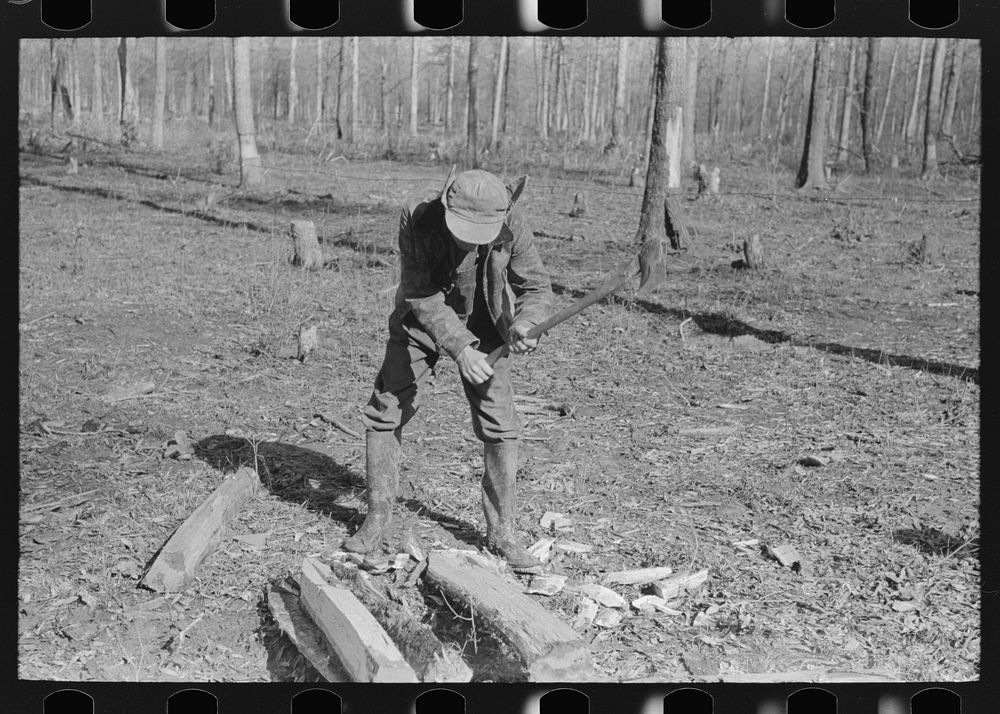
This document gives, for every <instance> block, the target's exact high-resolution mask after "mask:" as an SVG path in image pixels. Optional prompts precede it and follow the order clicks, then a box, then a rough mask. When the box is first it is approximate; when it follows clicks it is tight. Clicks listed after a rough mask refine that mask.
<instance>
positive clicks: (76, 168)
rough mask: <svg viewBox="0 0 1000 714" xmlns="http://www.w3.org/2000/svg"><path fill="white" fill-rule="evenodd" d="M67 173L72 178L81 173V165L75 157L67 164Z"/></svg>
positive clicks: (71, 157)
mask: <svg viewBox="0 0 1000 714" xmlns="http://www.w3.org/2000/svg"><path fill="white" fill-rule="evenodd" d="M66 173H67V174H69V175H70V176H75V175H76V174H78V173H80V164H79V163H78V162H77V160H76V157H75V156H70V157H69V161H68V162H66Z"/></svg>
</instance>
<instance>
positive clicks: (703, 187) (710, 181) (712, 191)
mask: <svg viewBox="0 0 1000 714" xmlns="http://www.w3.org/2000/svg"><path fill="white" fill-rule="evenodd" d="M695 178H697V179H698V196H699V197H701V196H705V195H709V196H713V195H718V193H719V181H720V177H719V167H718V166H716V167H715V168H714V169H712V170H711V171H709V170H708V167H707V166H705V164H698V168H697V170H696V171H695Z"/></svg>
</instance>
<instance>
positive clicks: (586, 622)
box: [573, 598, 601, 630]
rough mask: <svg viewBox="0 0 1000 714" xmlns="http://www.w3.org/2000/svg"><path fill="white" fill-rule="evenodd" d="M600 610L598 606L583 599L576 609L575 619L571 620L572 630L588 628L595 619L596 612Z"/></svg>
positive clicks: (589, 600)
mask: <svg viewBox="0 0 1000 714" xmlns="http://www.w3.org/2000/svg"><path fill="white" fill-rule="evenodd" d="M600 609H601V608H600V605H598V604H597V603H596V602H594V601H593V600H591V599H590V598H583V599H582V600H581V601H580V604H579V605H577V607H576V617H574V618H573V628H574V629H576V630H583V629H586V628H587V627H590V626H591V625H592V624H593V622H594V618H595V617H597V612H598V610H600Z"/></svg>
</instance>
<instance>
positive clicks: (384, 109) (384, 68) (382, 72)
mask: <svg viewBox="0 0 1000 714" xmlns="http://www.w3.org/2000/svg"><path fill="white" fill-rule="evenodd" d="M378 66H379V74H378V97H379V103H378V108H379V112H378V129H379V131H380V132H382V131H385V128H386V124H387V122H388V121H389V116H388V115H389V94H388V92H386V86H385V83H386V75H387V74H388V73H389V60H388V59H386V56H385V46H384V45H383V44H382V43H381V42H380V43H379V47H378Z"/></svg>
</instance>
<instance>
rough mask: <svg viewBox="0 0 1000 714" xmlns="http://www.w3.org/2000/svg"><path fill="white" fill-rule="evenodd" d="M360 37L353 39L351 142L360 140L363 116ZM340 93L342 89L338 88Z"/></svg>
mask: <svg viewBox="0 0 1000 714" xmlns="http://www.w3.org/2000/svg"><path fill="white" fill-rule="evenodd" d="M360 40H361V38H360V37H353V38H351V46H352V49H351V141H357V140H358V116H359V115H360V114H361V85H360V76H361V72H360V69H359V67H358V65H359V64H360V63H359V61H358V43H359V41H360ZM337 91H338V92H339V91H340V87H339V86H338V87H337Z"/></svg>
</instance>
